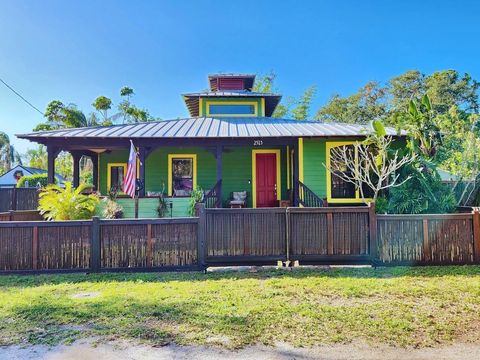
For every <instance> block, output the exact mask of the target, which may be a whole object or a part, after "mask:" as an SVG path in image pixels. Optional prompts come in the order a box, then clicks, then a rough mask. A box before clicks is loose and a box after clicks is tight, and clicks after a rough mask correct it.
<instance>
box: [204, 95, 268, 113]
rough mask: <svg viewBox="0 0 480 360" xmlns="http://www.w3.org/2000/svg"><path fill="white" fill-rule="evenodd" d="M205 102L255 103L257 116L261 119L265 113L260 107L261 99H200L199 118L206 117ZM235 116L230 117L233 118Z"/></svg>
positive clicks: (261, 106)
mask: <svg viewBox="0 0 480 360" xmlns="http://www.w3.org/2000/svg"><path fill="white" fill-rule="evenodd" d="M207 101H214V102H232V101H234V102H255V103H257V106H258V115H259V116H260V117H261V116H262V114H264V113H265V109H264V108H263V105H262V99H261V98H257V97H254V98H244V97H241V98H239V97H236V98H235V97H233V98H201V99H200V102H201V104H202V106H201V107H200V110H201V113H200V116H206V115H207ZM234 116H235V115H232V117H234Z"/></svg>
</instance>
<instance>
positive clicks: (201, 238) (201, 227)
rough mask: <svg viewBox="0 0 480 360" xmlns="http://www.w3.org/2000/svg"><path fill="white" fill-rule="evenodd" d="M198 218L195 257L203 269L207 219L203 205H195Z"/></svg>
mask: <svg viewBox="0 0 480 360" xmlns="http://www.w3.org/2000/svg"><path fill="white" fill-rule="evenodd" d="M195 207H196V213H197V216H198V227H197V231H198V232H197V257H198V265H199V267H200V268H202V269H205V268H206V263H205V248H206V232H207V217H206V213H205V204H204V203H198V204H196V205H195Z"/></svg>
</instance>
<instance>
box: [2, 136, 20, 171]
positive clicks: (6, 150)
mask: <svg viewBox="0 0 480 360" xmlns="http://www.w3.org/2000/svg"><path fill="white" fill-rule="evenodd" d="M15 163H19V164H21V163H22V160H21V158H20V155H19V154H18V152H17V151H16V150H15V148H14V146H13V145H12V144H11V143H10V138H9V137H8V135H7V134H6V133H4V132H1V131H0V170H2V172H4V171H8V170H10V169H11V168H12V166H13V164H15Z"/></svg>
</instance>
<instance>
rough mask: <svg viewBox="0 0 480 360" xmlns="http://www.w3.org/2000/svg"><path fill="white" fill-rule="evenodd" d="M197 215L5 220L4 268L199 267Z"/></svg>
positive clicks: (0, 244)
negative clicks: (150, 217)
mask: <svg viewBox="0 0 480 360" xmlns="http://www.w3.org/2000/svg"><path fill="white" fill-rule="evenodd" d="M198 248H199V247H198V218H173V219H148V220H146V219H142V220H99V219H98V218H94V219H93V220H90V221H56V222H53V221H51V222H50V221H23V222H15V221H14V222H3V223H0V272H2V273H11V272H58V271H88V272H97V271H128V270H136V271H147V270H156V271H163V270H189V269H190V270H194V269H197V270H198V269H200V264H199V262H198V258H199V257H198Z"/></svg>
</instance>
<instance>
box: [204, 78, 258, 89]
mask: <svg viewBox="0 0 480 360" xmlns="http://www.w3.org/2000/svg"><path fill="white" fill-rule="evenodd" d="M208 82H209V83H210V91H225V90H227V91H228V90H237V91H252V88H253V83H254V82H255V75H243V74H221V75H219V74H215V75H209V76H208Z"/></svg>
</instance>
